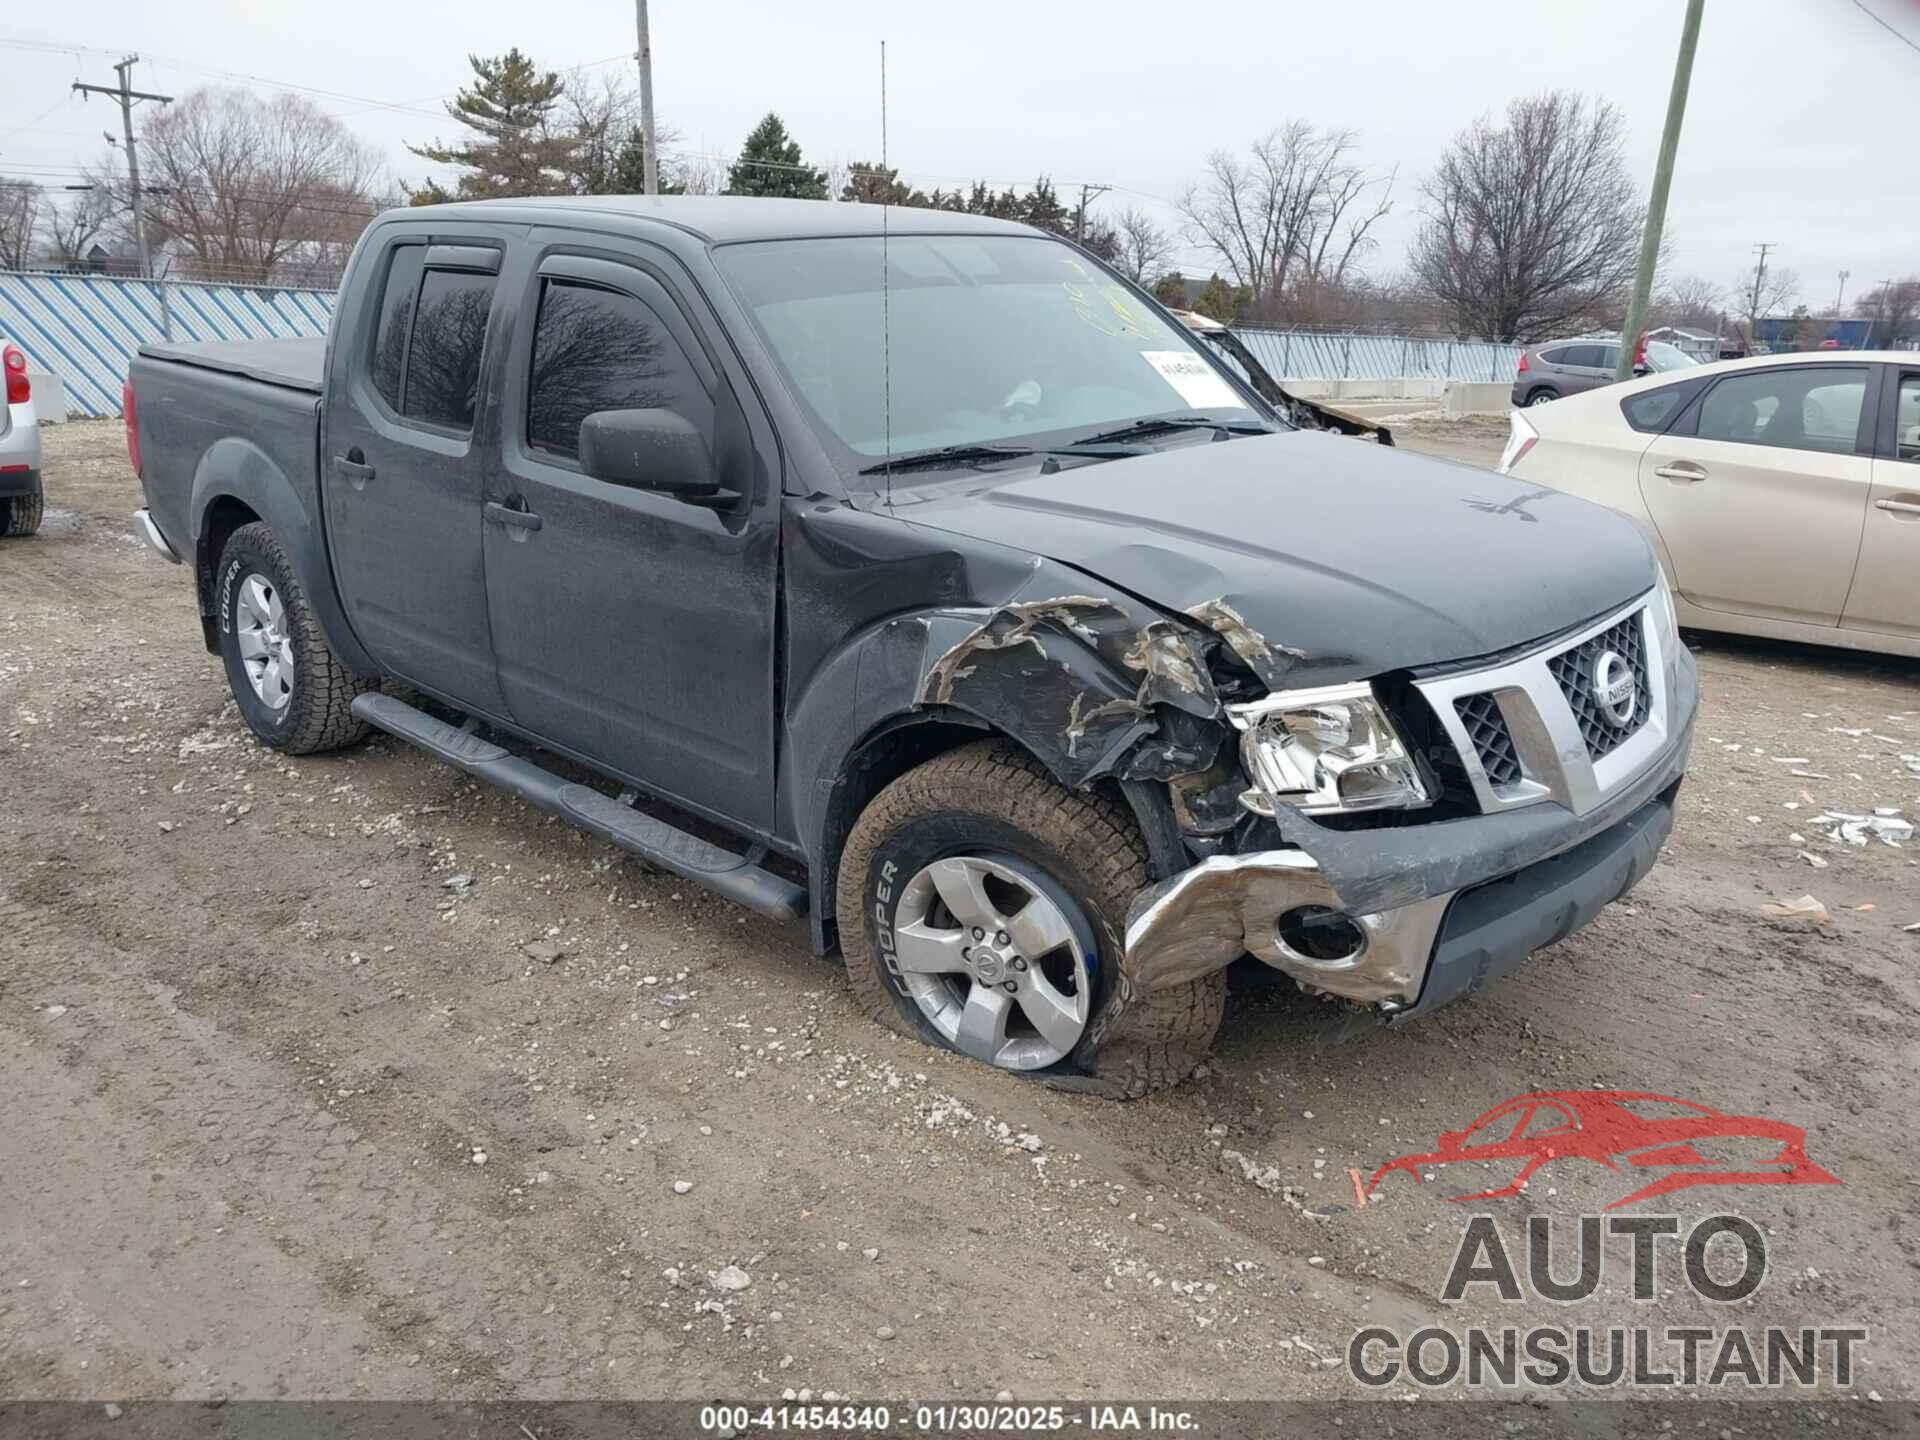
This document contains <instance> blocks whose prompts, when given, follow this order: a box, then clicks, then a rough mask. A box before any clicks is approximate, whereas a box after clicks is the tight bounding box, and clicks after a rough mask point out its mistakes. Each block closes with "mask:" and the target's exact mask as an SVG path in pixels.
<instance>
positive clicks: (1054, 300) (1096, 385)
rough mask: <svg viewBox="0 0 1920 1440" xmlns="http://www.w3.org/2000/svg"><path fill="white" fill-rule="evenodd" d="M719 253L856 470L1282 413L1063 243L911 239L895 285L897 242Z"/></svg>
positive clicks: (903, 247) (802, 243)
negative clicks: (966, 451)
mask: <svg viewBox="0 0 1920 1440" xmlns="http://www.w3.org/2000/svg"><path fill="white" fill-rule="evenodd" d="M714 258H715V260H716V261H717V262H718V264H719V266H720V269H721V271H722V272H723V273H724V274H725V275H726V276H727V279H728V280H729V282H730V283H731V284H732V285H733V287H734V290H735V292H736V293H737V294H738V295H739V296H740V298H741V300H742V302H743V303H744V304H745V305H746V307H747V309H748V311H749V312H751V314H752V316H753V319H754V323H755V324H756V325H757V326H758V327H759V329H760V333H761V334H762V336H763V337H764V338H765V339H766V342H767V346H768V348H769V349H770V350H771V351H772V352H773V355H774V358H775V360H776V361H777V362H778V363H779V365H780V367H781V369H782V370H784V371H785V372H786V376H787V379H788V380H789V381H790V382H791V383H792V386H793V388H794V390H795V391H796V392H797V393H798V394H799V395H800V397H801V398H802V400H804V401H805V403H806V405H807V406H808V407H809V409H811V411H812V412H813V416H814V418H815V420H816V422H817V424H818V426H819V428H820V429H821V430H822V431H823V432H824V433H825V434H827V435H830V436H831V437H833V438H834V439H835V440H837V441H838V442H839V446H840V448H841V449H842V450H843V451H844V452H845V453H844V454H843V455H842V457H841V458H842V460H843V462H845V464H846V466H847V467H848V468H850V469H861V468H864V467H865V465H866V464H867V463H868V462H871V461H874V460H878V459H880V458H881V457H882V456H887V455H891V456H894V457H898V456H902V455H910V454H914V453H916V452H925V451H929V450H939V449H945V448H947V447H951V446H973V445H995V444H1008V445H1011V444H1016V443H1019V442H1026V441H1036V440H1037V439H1039V438H1040V437H1047V438H1048V439H1049V440H1051V441H1055V442H1057V441H1059V440H1071V439H1072V438H1074V437H1075V436H1077V435H1090V434H1093V433H1096V432H1101V431H1107V430H1111V429H1113V428H1114V427H1115V426H1118V425H1125V424H1127V423H1128V422H1130V421H1134V420H1141V419H1147V418H1151V417H1156V416H1204V417H1207V418H1210V419H1219V420H1222V421H1226V422H1233V421H1238V422H1240V423H1241V424H1243V425H1245V424H1249V423H1262V422H1266V421H1267V420H1268V418H1269V417H1268V416H1267V415H1266V413H1265V412H1264V411H1257V410H1255V409H1254V408H1253V402H1252V401H1250V400H1249V399H1248V398H1247V396H1246V395H1245V394H1244V393H1243V392H1242V391H1241V390H1239V389H1238V388H1237V387H1236V386H1235V385H1234V384H1233V383H1231V382H1230V381H1229V380H1228V379H1227V378H1226V377H1225V376H1224V375H1223V374H1222V373H1221V371H1220V370H1219V369H1218V368H1217V367H1216V366H1215V364H1214V363H1213V362H1212V361H1211V360H1210V359H1209V358H1207V357H1206V356H1205V355H1204V354H1203V353H1202V352H1201V351H1200V349H1199V348H1198V347H1197V346H1196V345H1194V344H1193V343H1192V341H1190V340H1189V339H1188V337H1187V335H1186V334H1185V333H1184V332H1183V331H1182V330H1181V329H1180V328H1179V327H1178V326H1175V325H1173V324H1170V323H1169V322H1167V321H1166V320H1164V319H1162V318H1161V317H1160V316H1159V315H1157V314H1155V313H1154V311H1153V310H1152V309H1150V308H1149V307H1148V306H1147V305H1145V304H1143V303H1142V302H1141V301H1140V300H1139V299H1138V298H1137V297H1136V296H1134V295H1133V294H1132V293H1131V292H1130V291H1128V290H1127V288H1126V287H1125V286H1123V285H1121V284H1120V283H1119V282H1118V281H1117V280H1115V279H1114V278H1113V277H1112V276H1110V275H1108V274H1106V273H1105V272H1103V271H1102V270H1101V269H1100V268H1099V267H1098V266H1097V265H1095V264H1094V263H1093V262H1091V261H1089V260H1087V259H1085V258H1084V257H1082V256H1081V255H1079V254H1078V253H1077V252H1075V251H1074V250H1072V249H1071V248H1069V247H1068V246H1066V245H1064V244H1061V243H1059V242H1057V241H1052V240H1043V239H1040V238H1038V237H1034V238H1028V237H1026V236H1019V235H908V236H894V237H892V238H891V239H890V240H889V241H888V242H887V268H886V277H887V284H886V291H887V293H886V294H885V295H884V296H883V294H882V284H881V240H880V237H879V236H863V237H851V238H833V239H821V240H778V241H764V242H756V243H753V244H743V245H727V246H722V247H720V248H719V249H717V250H716V251H715V252H714ZM883 317H884V321H885V325H886V339H887V341H888V344H887V345H884V346H883V344H882V323H883ZM889 350H890V352H891V353H890V355H889V354H888V351H889ZM889 394H891V409H892V417H891V440H890V441H889V424H888V414H887V411H888V397H889Z"/></svg>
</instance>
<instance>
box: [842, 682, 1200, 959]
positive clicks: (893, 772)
mask: <svg viewBox="0 0 1920 1440" xmlns="http://www.w3.org/2000/svg"><path fill="white" fill-rule="evenodd" d="M986 739H1007V740H1011V741H1013V742H1014V743H1015V744H1019V745H1021V748H1022V749H1024V750H1026V751H1027V753H1028V754H1030V755H1032V756H1033V757H1034V759H1035V760H1037V761H1039V762H1040V763H1041V764H1042V765H1043V766H1044V765H1045V757H1044V756H1042V755H1041V754H1040V753H1039V752H1038V751H1036V750H1034V749H1033V748H1032V747H1031V746H1028V745H1025V744H1024V743H1023V742H1021V740H1020V738H1019V736H1017V735H1012V734H1008V733H1006V732H1004V731H1002V730H1000V729H999V728H998V727H996V726H993V725H989V724H987V723H986V722H985V721H982V720H980V719H977V718H976V717H974V716H971V715H967V714H965V713H964V712H960V711H948V710H944V709H941V708H937V707H923V708H921V709H916V710H911V711H907V712H905V713H903V714H899V715H895V716H893V717H891V718H890V719H888V720H885V721H882V722H881V723H880V724H878V725H876V726H874V727H873V728H872V729H871V730H870V731H869V732H868V733H867V734H866V735H864V736H862V737H861V738H860V740H858V741H857V742H856V743H855V744H854V746H853V748H852V749H851V750H849V751H848V752H847V756H846V760H845V762H844V763H843V765H842V766H841V768H840V770H839V773H838V774H837V776H836V777H835V779H834V781H833V784H832V787H831V789H830V790H829V792H828V795H827V799H826V802H825V805H824V807H823V809H822V814H821V826H820V833H819V837H818V846H817V848H816V849H815V850H814V852H813V854H814V860H813V863H812V864H811V865H810V866H809V867H808V877H807V879H808V887H809V889H810V891H811V895H810V896H809V903H808V914H809V916H810V923H811V928H812V932H813V943H814V948H815V949H816V950H818V951H819V952H820V953H821V954H826V953H827V952H828V951H830V950H832V949H833V948H834V947H835V945H836V944H837V936H838V931H837V921H838V917H837V915H836V913H835V891H836V887H837V885H838V882H839V871H840V856H841V853H842V851H843V850H844V849H845V847H846V842H847V836H848V834H849V833H850V832H851V831H852V830H853V826H854V823H855V822H856V821H857V820H858V819H859V818H860V815H861V813H862V812H863V811H864V810H865V809H866V808H867V806H868V804H870V803H871V802H872V800H873V798H874V797H875V796H876V795H878V794H879V793H880V792H881V791H882V790H884V789H886V787H887V786H889V785H891V784H892V783H893V782H894V781H895V780H897V779H899V778H900V777H901V776H902V775H905V774H906V773H907V772H908V771H910V770H915V769H918V768H919V767H920V766H922V765H924V764H926V763H927V762H928V761H930V760H934V759H937V758H938V757H940V756H941V755H944V754H946V753H947V752H948V751H950V750H957V749H959V748H960V747H961V746H963V745H971V744H974V743H975V742H977V741H980V740H986ZM1056 778H1057V777H1056ZM1085 788H1087V789H1088V790H1093V791H1106V792H1109V793H1111V794H1113V795H1114V796H1116V797H1117V798H1119V799H1120V800H1121V801H1122V802H1123V803H1124V804H1125V805H1126V807H1127V809H1128V811H1129V812H1131V814H1132V815H1133V818H1134V823H1135V824H1136V825H1137V826H1138V827H1139V829H1140V834H1141V837H1142V838H1143V839H1144V840H1145V842H1146V846H1147V854H1148V863H1149V865H1150V867H1151V873H1152V875H1153V878H1154V879H1156V880H1158V879H1163V878H1165V877H1166V876H1168V875H1171V874H1174V873H1176V872H1177V871H1178V870H1180V869H1182V868H1183V867H1184V866H1186V865H1187V864H1188V863H1190V862H1189V860H1188V858H1187V856H1186V851H1185V848H1184V846H1183V845H1182V844H1181V841H1180V831H1179V827H1178V825H1177V824H1176V823H1175V821H1174V817H1173V807H1172V804H1171V803H1170V802H1169V800H1168V798H1167V795H1166V789H1165V787H1164V786H1156V785H1151V784H1147V783H1145V782H1142V781H1137V780H1116V779H1112V778H1106V779H1102V780H1098V781H1095V782H1093V783H1092V784H1090V785H1088V786H1086V787H1085Z"/></svg>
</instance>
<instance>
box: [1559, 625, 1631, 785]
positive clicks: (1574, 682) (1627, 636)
mask: <svg viewBox="0 0 1920 1440" xmlns="http://www.w3.org/2000/svg"><path fill="white" fill-rule="evenodd" d="M1641 613H1642V612H1635V613H1634V614H1632V615H1629V616H1627V618H1626V619H1624V620H1622V621H1620V622H1619V623H1618V624H1616V625H1613V626H1611V627H1610V628H1608V629H1606V630H1603V631H1601V632H1600V633H1599V634H1598V635H1594V636H1592V637H1590V638H1588V639H1586V640H1583V641H1581V642H1580V643H1579V644H1578V645H1576V646H1574V647H1573V648H1572V649H1571V650H1563V651H1562V652H1561V653H1560V654H1558V655H1555V656H1553V657H1552V658H1551V659H1549V660H1548V661H1547V669H1548V671H1550V672H1551V673H1552V675H1553V678H1554V680H1555V681H1556V682H1557V683H1558V684H1559V686H1560V690H1561V693H1562V694H1564V695H1565V696H1566V697H1567V704H1568V705H1569V706H1571V707H1572V709H1573V718H1574V720H1575V721H1576V722H1577V723H1578V724H1579V726H1580V738H1581V739H1583V740H1585V741H1586V742H1587V753H1588V754H1589V755H1591V756H1592V757H1593V758H1594V759H1596V760H1598V759H1600V758H1601V757H1602V756H1604V755H1611V754H1612V753H1613V752H1614V751H1615V750H1617V749H1619V748H1620V746H1621V744H1622V743H1624V742H1625V741H1626V739H1627V737H1628V736H1630V735H1632V734H1633V732H1634V731H1636V730H1638V729H1639V728H1640V727H1641V726H1642V725H1644V724H1646V722H1647V713H1648V710H1649V708H1650V703H1651V690H1650V688H1649V687H1648V685H1647V656H1646V647H1645V646H1644V645H1642V644H1641V639H1640V614H1641ZM1608 650H1611V651H1613V652H1614V653H1615V654H1617V655H1618V656H1619V657H1620V658H1621V659H1622V660H1625V661H1626V662H1627V665H1628V667H1629V668H1630V669H1631V670H1632V671H1633V714H1632V715H1631V716H1630V717H1629V718H1628V720H1627V723H1626V724H1624V725H1621V724H1617V723H1615V721H1614V719H1613V717H1612V716H1610V715H1608V714H1607V713H1606V711H1605V710H1603V709H1601V708H1600V701H1599V698H1598V697H1597V696H1596V695H1595V694H1594V688H1593V666H1594V662H1595V661H1596V660H1598V659H1599V658H1600V656H1601V655H1602V654H1603V653H1605V652H1606V651H1608Z"/></svg>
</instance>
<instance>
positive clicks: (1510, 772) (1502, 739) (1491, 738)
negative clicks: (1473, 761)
mask: <svg viewBox="0 0 1920 1440" xmlns="http://www.w3.org/2000/svg"><path fill="white" fill-rule="evenodd" d="M1453 708H1454V710H1455V711H1456V712H1457V713H1458V714H1459V716H1460V723H1461V724H1462V725H1463V726H1465V727H1466V731H1467V738H1468V739H1469V740H1471V741H1472V742H1473V750H1474V753H1475V754H1476V755H1478V756H1479V757H1480V768H1481V769H1483V770H1485V771H1486V772H1487V783H1488V784H1489V785H1492V786H1493V787H1495V788H1496V789H1498V788H1499V787H1500V786H1502V785H1511V784H1513V782H1514V781H1516V780H1518V779H1519V778H1520V752H1519V751H1517V750H1515V749H1514V747H1513V732H1512V731H1510V730H1509V729H1507V717H1506V716H1504V715H1502V714H1501V713H1500V703H1499V701H1497V700H1495V699H1494V698H1493V696H1492V695H1489V694H1481V695H1462V696H1461V697H1460V698H1459V699H1458V700H1455V701H1454V702H1453Z"/></svg>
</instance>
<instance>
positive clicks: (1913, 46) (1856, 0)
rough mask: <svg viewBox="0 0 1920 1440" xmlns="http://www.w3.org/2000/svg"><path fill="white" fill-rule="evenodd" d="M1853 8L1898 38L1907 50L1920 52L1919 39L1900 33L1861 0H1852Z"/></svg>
mask: <svg viewBox="0 0 1920 1440" xmlns="http://www.w3.org/2000/svg"><path fill="white" fill-rule="evenodd" d="M1853 8H1854V9H1856V10H1858V11H1859V12H1860V13H1861V14H1862V15H1864V16H1866V17H1867V18H1868V19H1869V20H1871V21H1873V23H1874V24H1876V25H1878V26H1879V27H1880V28H1881V29H1882V30H1884V31H1886V32H1887V33H1888V34H1889V35H1891V36H1893V38H1894V39H1896V40H1898V41H1899V42H1900V43H1901V44H1902V45H1904V46H1906V47H1907V48H1908V49H1909V50H1912V51H1915V52H1920V41H1915V40H1912V39H1909V38H1908V37H1907V36H1905V35H1902V34H1901V33H1900V32H1899V31H1898V30H1896V29H1894V28H1893V26H1891V25H1889V24H1888V23H1887V22H1886V21H1884V20H1882V19H1881V18H1880V17H1879V16H1878V15H1876V14H1874V13H1873V11H1871V10H1869V9H1868V8H1867V7H1866V6H1865V5H1864V4H1862V3H1861V0H1853Z"/></svg>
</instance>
